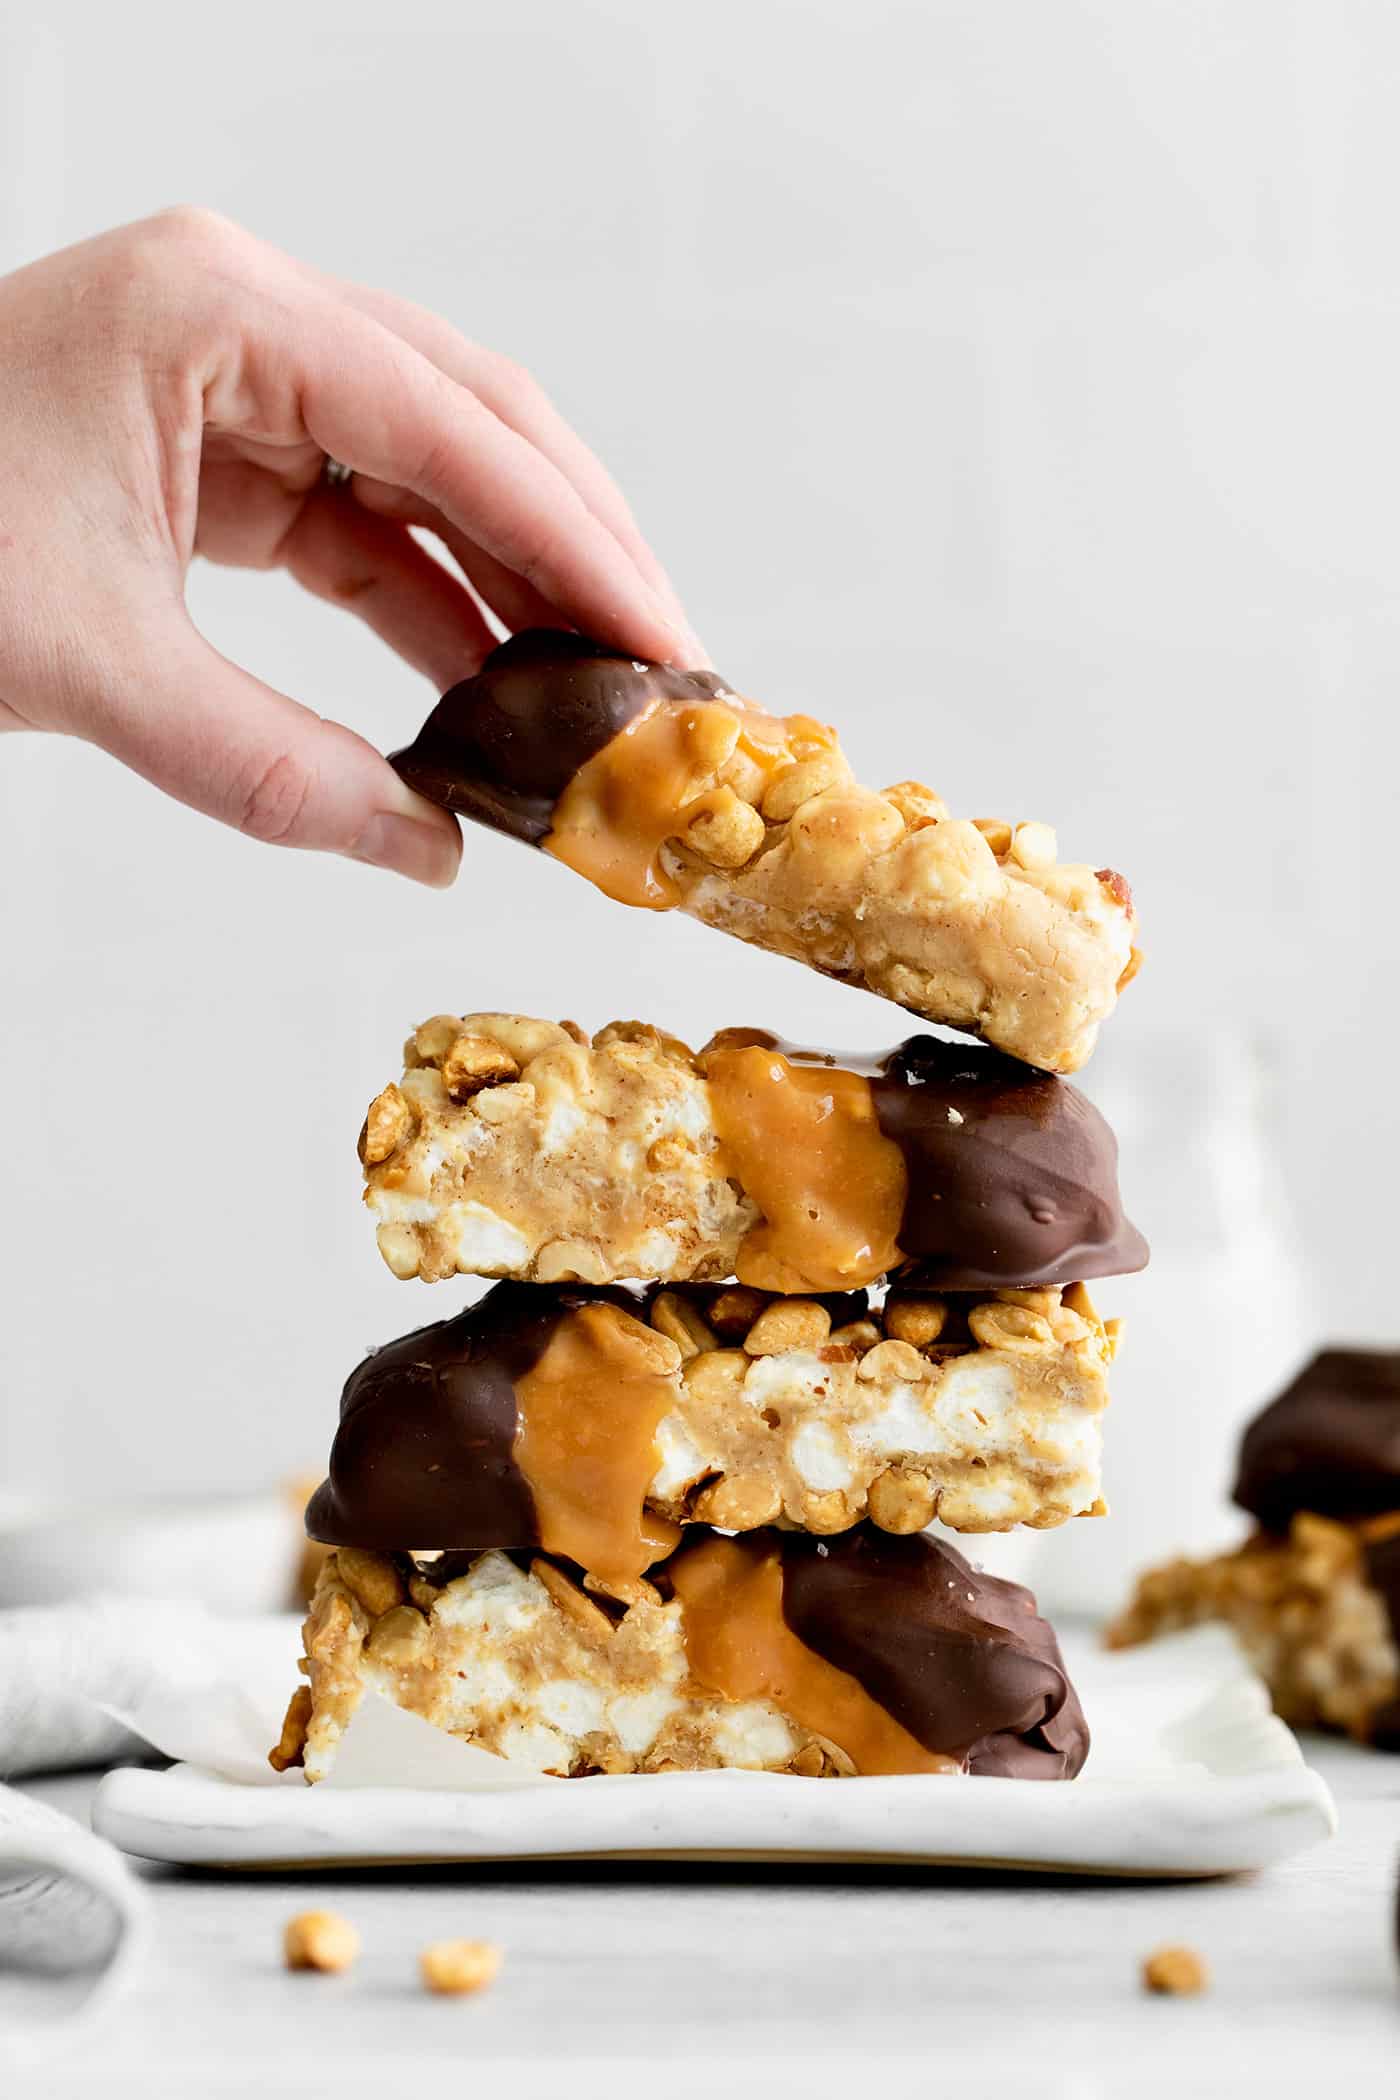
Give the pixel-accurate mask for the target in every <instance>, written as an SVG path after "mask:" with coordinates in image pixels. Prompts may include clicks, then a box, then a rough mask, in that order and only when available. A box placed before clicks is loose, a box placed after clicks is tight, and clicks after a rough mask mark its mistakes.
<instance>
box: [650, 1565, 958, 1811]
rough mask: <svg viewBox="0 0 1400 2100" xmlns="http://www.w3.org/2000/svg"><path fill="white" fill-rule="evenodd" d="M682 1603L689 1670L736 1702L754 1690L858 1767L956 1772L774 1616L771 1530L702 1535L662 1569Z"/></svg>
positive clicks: (779, 1598)
mask: <svg viewBox="0 0 1400 2100" xmlns="http://www.w3.org/2000/svg"><path fill="white" fill-rule="evenodd" d="M670 1576H671V1581H672V1584H673V1586H674V1588H675V1593H676V1595H677V1596H678V1597H679V1598H680V1600H681V1605H682V1608H683V1610H684V1613H685V1622H684V1624H685V1651H686V1659H687V1662H688V1663H689V1666H690V1673H691V1676H692V1677H694V1678H695V1679H696V1681H697V1682H698V1683H699V1684H701V1685H703V1686H704V1687H705V1689H706V1690H707V1691H710V1692H717V1693H718V1694H719V1696H720V1698H722V1699H728V1700H732V1701H734V1702H735V1703H736V1704H737V1703H738V1702H740V1701H743V1700H747V1699H763V1700H766V1701H767V1702H768V1703H769V1704H770V1705H772V1706H775V1707H777V1708H778V1710H779V1711H780V1712H781V1713H784V1714H788V1715H790V1716H791V1717H792V1719H793V1720H794V1721H797V1722H799V1723H800V1724H801V1726H802V1727H804V1728H810V1729H811V1730H812V1731H813V1733H814V1734H816V1735H822V1736H825V1737H826V1739H827V1740H828V1742H832V1743H835V1744H836V1746H837V1748H838V1749H841V1750H844V1751H845V1753H846V1755H847V1757H849V1758H850V1760H851V1762H852V1764H853V1765H854V1766H855V1768H856V1770H857V1772H867V1773H876V1772H956V1771H959V1770H960V1769H961V1766H960V1763H959V1761H958V1760H957V1759H956V1758H952V1757H945V1756H943V1755H942V1754H941V1753H940V1752H938V1751H936V1750H926V1749H925V1748H924V1746H923V1744H922V1743H921V1742H919V1741H918V1740H917V1739H916V1738H915V1737H914V1736H912V1735H910V1733H909V1731H908V1730H907V1729H906V1728H901V1726H900V1724H899V1722H898V1721H896V1720H895V1718H894V1716H893V1715H892V1714H888V1713H886V1711H885V1709H884V1707H883V1706H880V1705H879V1704H877V1702H876V1701H875V1700H874V1699H872V1698H871V1696H870V1694H869V1693H868V1692H867V1691H866V1689H865V1687H864V1686H863V1685H861V1684H859V1683H857V1681H856V1679H855V1678H854V1677H851V1676H849V1675H848V1674H847V1672H846V1671H845V1670H838V1669H837V1668H836V1665H835V1664H834V1663H829V1662H826V1661H824V1660H823V1658H822V1657H821V1656H820V1655H816V1654H814V1653H813V1651H812V1650H811V1649H810V1648H808V1647H807V1646H806V1645H805V1644H804V1643H803V1642H802V1641H800V1640H799V1639H798V1638H797V1635H796V1634H795V1633H794V1632H793V1631H792V1629H791V1627H790V1626H789V1625H788V1623H787V1621H786V1620H785V1619H784V1617H783V1563H782V1555H781V1553H780V1551H779V1549H778V1548H777V1547H776V1546H775V1545H773V1544H772V1542H771V1540H769V1541H765V1540H763V1539H758V1540H753V1539H744V1538H735V1539H727V1538H708V1539H706V1540H705V1541H704V1542H703V1544H701V1545H699V1546H695V1547H692V1548H689V1549H688V1550H687V1551H686V1552H685V1553H682V1554H681V1555H679V1557H678V1558H677V1559H676V1561H675V1562H674V1563H673V1565H672V1567H671V1569H670Z"/></svg>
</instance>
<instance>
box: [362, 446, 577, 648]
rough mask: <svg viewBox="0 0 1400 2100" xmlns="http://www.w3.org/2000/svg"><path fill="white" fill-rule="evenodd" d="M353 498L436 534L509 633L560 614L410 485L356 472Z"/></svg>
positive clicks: (554, 620) (553, 623) (554, 622)
mask: <svg viewBox="0 0 1400 2100" xmlns="http://www.w3.org/2000/svg"><path fill="white" fill-rule="evenodd" d="M351 486H352V489H353V492H354V497H355V501H356V502H357V503H358V504H360V505H361V506H362V507H363V509H365V510H366V511H368V512H371V513H372V514H373V515H374V516H376V517H382V518H386V519H393V520H396V521H397V522H398V523H399V524H400V525H418V526H421V527H423V528H424V529H425V530H426V531H428V532H431V533H432V534H433V535H434V536H435V537H436V538H437V539H439V540H441V542H442V544H443V546H444V547H445V548H446V549H447V551H448V553H449V554H450V555H451V556H452V559H453V560H454V561H455V562H456V564H457V566H458V568H459V569H461V571H462V574H463V575H464V576H466V577H467V578H468V579H469V581H470V583H471V586H472V589H473V590H474V591H476V592H477V593H478V594H479V596H480V597H481V599H482V600H483V602H484V603H485V604H487V605H489V606H490V608H491V610H492V612H493V613H495V614H496V616H497V618H498V619H500V620H501V621H502V622H503V623H504V625H505V626H506V627H508V628H510V629H511V630H512V632H514V633H519V631H520V629H521V628H522V627H557V626H558V625H559V614H558V612H557V611H556V610H555V608H554V607H553V606H552V605H551V604H550V602H549V600H548V599H547V598H545V597H542V596H541V594H540V592H539V591H537V590H536V589H535V587H534V585H533V584H529V583H526V582H525V581H524V580H523V579H522V578H521V577H519V576H516V575H515V574H514V573H513V572H512V571H511V570H510V569H508V568H506V567H505V565H504V563H502V562H498V561H497V560H496V558H495V556H494V555H491V554H488V553H487V552H486V549H485V548H484V547H479V546H477V544H476V542H475V540H471V539H468V537H467V535H466V534H465V533H464V532H459V531H458V530H457V527H456V526H455V525H454V524H452V523H451V521H450V520H449V519H447V518H445V517H444V516H443V514H442V512H441V511H440V510H434V508H433V506H432V504H431V503H425V502H424V501H423V499H422V497H421V496H415V495H414V494H413V492H412V490H411V489H397V488H391V487H390V485H389V483H388V482H387V481H371V480H370V478H369V476H368V475H366V474H357V475H356V476H355V478H354V481H353V483H352V484H351Z"/></svg>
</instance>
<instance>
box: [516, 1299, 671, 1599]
mask: <svg viewBox="0 0 1400 2100" xmlns="http://www.w3.org/2000/svg"><path fill="white" fill-rule="evenodd" d="M670 1354H671V1352H670V1351H669V1349H668V1345H667V1343H666V1342H665V1340H664V1338H663V1337H662V1336H660V1335H658V1334H655V1333H653V1331H652V1330H651V1328H649V1327H645V1326H643V1324H642V1322H641V1321H640V1320H634V1319H633V1318H632V1317H631V1316H630V1315H629V1314H628V1313H625V1312H623V1311H622V1310H621V1309H620V1307H618V1306H616V1305H607V1304H602V1305H585V1306H582V1307H580V1308H579V1309H578V1310H577V1311H575V1312H571V1313H569V1314H568V1315H567V1317H566V1318H564V1319H563V1320H561V1321H560V1323H559V1325H558V1327H556V1329H555V1330H554V1333H553V1334H552V1335H551V1336H550V1338H549V1341H548V1343H547V1344H546V1346H545V1348H544V1350H543V1352H542V1354H541V1355H540V1356H539V1358H538V1359H537V1360H536V1362H535V1363H534V1364H533V1365H532V1366H531V1367H530V1369H529V1370H528V1371H526V1372H525V1373H524V1374H523V1376H522V1377H520V1378H519V1379H517V1380H516V1386H515V1395H516V1407H517V1411H518V1427H517V1429H516V1432H515V1443H514V1447H513V1456H514V1458H515V1462H516V1464H517V1465H518V1466H519V1468H520V1470H521V1472H522V1473H523V1474H524V1476H525V1479H526V1481H527V1483H528V1484H529V1489H530V1494H531V1497H532V1499H533V1501H534V1505H535V1521H536V1523H537V1525H538V1528H539V1537H540V1544H541V1545H542V1546H543V1547H544V1549H545V1551H546V1552H547V1553H558V1554H561V1555H562V1556H563V1557H564V1558H565V1559H566V1560H572V1561H577V1563H578V1565H579V1566H580V1567H581V1568H584V1569H586V1570H587V1571H588V1573H589V1574H590V1575H596V1576H598V1577H599V1578H600V1579H601V1580H602V1581H604V1582H631V1581H635V1579H636V1578H637V1576H639V1575H641V1574H642V1573H643V1572H644V1571H645V1570H646V1569H647V1568H649V1567H650V1566H651V1564H652V1562H653V1561H656V1560H660V1559H662V1558H663V1557H664V1556H665V1555H666V1554H668V1553H670V1552H672V1551H673V1550H674V1548H675V1547H676V1545H677V1544H678V1542H679V1540H680V1536H681V1533H680V1527H679V1526H678V1525H675V1524H672V1523H669V1522H668V1521H667V1520H666V1519H665V1518H664V1517H657V1516H654V1515H652V1514H651V1512H650V1511H648V1509H647V1507H646V1496H647V1489H648V1488H649V1487H650V1485H651V1480H652V1476H653V1474H654V1473H655V1471H656V1467H657V1462H658V1461H657V1450H656V1432H657V1429H658V1427H659V1426H660V1423H661V1418H662V1416H663V1415H665V1414H666V1413H667V1412H668V1411H669V1410H670V1409H671V1408H672V1407H673V1406H674V1405H675V1399H676V1389H675V1381H674V1378H673V1376H672V1375H670V1374H669V1373H668V1372H667V1371H666V1370H665V1369H664V1368H663V1367H664V1365H665V1364H666V1363H667V1361H668V1360H669V1356H670Z"/></svg>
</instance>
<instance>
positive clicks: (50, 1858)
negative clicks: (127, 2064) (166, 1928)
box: [0, 1599, 295, 2088]
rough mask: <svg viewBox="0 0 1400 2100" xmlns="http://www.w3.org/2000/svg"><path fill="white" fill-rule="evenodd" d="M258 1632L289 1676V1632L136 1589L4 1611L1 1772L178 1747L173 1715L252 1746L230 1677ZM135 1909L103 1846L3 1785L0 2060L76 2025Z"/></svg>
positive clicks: (118, 1953)
mask: <svg viewBox="0 0 1400 2100" xmlns="http://www.w3.org/2000/svg"><path fill="white" fill-rule="evenodd" d="M269 1634H271V1635H272V1639H271V1641H270V1642H269V1639H268V1636H269ZM253 1645H256V1646H257V1648H258V1649H259V1651H260V1653H262V1654H263V1655H264V1656H266V1655H267V1654H268V1653H269V1651H271V1653H272V1654H273V1655H274V1656H275V1654H276V1651H277V1650H278V1649H279V1648H280V1649H281V1650H282V1651H283V1653H284V1654H285V1657H286V1660H285V1664H284V1670H285V1673H286V1675H287V1678H288V1680H289V1682H290V1681H292V1678H291V1672H292V1658H293V1656H294V1654H295V1641H294V1636H293V1635H292V1632H291V1628H290V1624H289V1623H288V1624H286V1625H285V1626H284V1625H283V1622H281V1621H274V1620H271V1619H268V1620H263V1621H256V1622H247V1623H245V1624H243V1625H240V1624H239V1622H233V1621H215V1620H213V1619H212V1618H211V1617H210V1615H209V1614H208V1613H207V1612H205V1611H204V1610H203V1609H202V1608H200V1607H198V1606H181V1605H173V1604H166V1603H159V1602H144V1601H141V1600H139V1599H132V1600H126V1599H119V1600H115V1601H114V1600H91V1601H88V1602H85V1603H75V1604H67V1605H59V1606H54V1607H52V1608H48V1607H35V1608H26V1609H21V1610H15V1611H0V1779H17V1778H20V1777H22V1776H23V1775H25V1774H27V1773H34V1772H48V1771H57V1770H60V1769H65V1768H66V1769H72V1768H74V1767H78V1766H84V1765H100V1764H111V1763H112V1762H113V1761H114V1760H116V1759H118V1758H122V1757H127V1756H132V1755H139V1754H142V1753H143V1752H145V1751H146V1750H147V1749H148V1748H149V1747H150V1746H151V1745H153V1744H154V1745H157V1746H158V1747H160V1748H161V1749H163V1750H168V1751H171V1752H172V1753H173V1754H175V1755H179V1754H181V1752H182V1747H183V1746H182V1744H181V1743H180V1742H179V1741H178V1740H177V1738H178V1736H179V1733H180V1728H181V1725H182V1722H183V1725H184V1726H185V1727H187V1728H188V1727H191V1726H200V1725H202V1723H203V1721H205V1720H207V1721H208V1723H209V1724H210V1726H211V1727H213V1728H214V1729H218V1728H219V1727H220V1726H221V1725H222V1724H223V1723H225V1722H228V1723H231V1724H233V1730H234V1732H235V1733H236V1734H237V1736H238V1737H239V1738H240V1739H241V1740H242V1741H243V1742H244V1743H245V1744H246V1745H247V1746H248V1754H249V1755H251V1746H252V1742H253V1740H254V1738H255V1737H256V1736H257V1735H258V1734H259V1733H263V1732H265V1726H266V1724H265V1707H259V1708H257V1710H256V1718H255V1719H254V1718H252V1717H250V1716H249V1715H248V1713H247V1712H246V1711H244V1710H242V1708H243V1707H245V1706H246V1705H247V1703H248V1695H247V1693H246V1692H245V1691H244V1690H243V1689H242V1688H241V1686H240V1684H239V1682H238V1681H237V1680H238V1674H239V1669H240V1665H245V1666H246V1661H247V1654H248V1651H249V1649H250V1647H251V1646H253ZM234 1709H239V1710H237V1711H235V1710H234ZM196 1717H198V1718H196ZM274 1735H275V1730H274V1731H273V1734H268V1735H267V1736H266V1743H270V1742H271V1741H272V1740H273V1739H274ZM166 1736H169V1737H170V1740H169V1741H166V1740H163V1737H166ZM266 1743H264V1745H263V1748H264V1753H265V1749H266ZM264 1769H266V1767H265V1766H264ZM145 1916H146V1899H145V1892H144V1889H143V1887H142V1885H141V1883H140V1882H139V1881H138V1880H137V1878H136V1876H135V1875H134V1874H133V1873H132V1871H131V1869H130V1868H129V1867H128V1866H127V1864H126V1862H125V1860H124V1859H123V1858H122V1856H121V1854H120V1853H119V1852H117V1851H116V1850H115V1849H114V1847H112V1846H111V1845H109V1844H107V1843H106V1841H105V1840H104V1839H102V1838H98V1837H94V1836H93V1834H92V1832H91V1831H89V1830H86V1829H84V1828H83V1827H82V1826H81V1825H80V1824H78V1823H76V1822H74V1820H73V1819H72V1817H71V1816H65V1815H62V1814H60V1813H59V1812H58V1811H57V1810H56V1809H52V1808H49V1807H48V1806H46V1805H45V1804H44V1803H43V1802H40V1801H35V1800H33V1799H31V1798H30V1797H29V1796H28V1795H25V1794H22V1793H19V1792H17V1791H16V1790H15V1788H14V1787H12V1786H4V1785H0V2066H3V2065H4V2064H5V2063H6V2062H11V2063H16V2062H26V2061H29V2060H30V2059H32V2058H33V2057H34V2056H35V2055H37V2054H41V2053H42V2052H43V2051H44V2050H45V2049H46V2048H47V2047H48V2046H49V2045H50V2044H51V2043H53V2042H55V2041H57V2040H58V2039H59V2038H60V2037H61V2036H67V2035H71V2034H73V2033H74V2032H75V2031H79V2030H80V2029H81V2027H82V2025H83V2024H85V2020H86V2018H88V2017H90V2016H91V2015H92V2014H93V2013H94V2012H95V2011H96V2010H97V2009H98V2008H99V2007H100V2005H101V2004H102V2003H103V2001H104V2000H105V1999H106V1998H107V1997H108V1996H110V1994H111V1992H112V1991H113V1989H114V1988H116V1986H117V1985H118V1984H119V1982H120V1980H121V1977H122V1975H123V1973H124V1972H125V1970H126V1968H127V1966H128V1965H129V1963H130V1962H131V1960H132V1959H133V1958H134V1956H135V1954H136V1952H137V1950H138V1948H139V1945H140V1941H141V1937H142V1930H143V1926H144V1921H145ZM77 2016H81V2017H77ZM0 2088H3V2079H0Z"/></svg>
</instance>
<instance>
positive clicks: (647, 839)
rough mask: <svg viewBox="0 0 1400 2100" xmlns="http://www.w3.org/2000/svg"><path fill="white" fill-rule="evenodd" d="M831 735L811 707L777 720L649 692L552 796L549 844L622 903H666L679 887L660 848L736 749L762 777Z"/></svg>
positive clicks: (723, 704) (728, 705) (665, 906)
mask: <svg viewBox="0 0 1400 2100" xmlns="http://www.w3.org/2000/svg"><path fill="white" fill-rule="evenodd" d="M834 742H835V735H834V732H833V731H832V730H830V729H828V728H826V727H825V725H824V724H822V723H820V722H815V721H813V720H812V719H811V717H810V716H807V715H792V716H789V717H788V718H787V720H785V721H784V720H780V719H779V718H778V717H777V716H774V715H767V714H764V713H763V712H762V711H761V710H760V709H759V708H756V707H750V706H748V705H747V703H746V702H744V701H742V700H740V699H738V698H737V696H736V697H735V698H734V699H733V700H732V701H720V700H703V701H695V702H691V703H683V704H681V705H679V706H677V705H676V704H674V703H673V702H668V701H666V700H661V699H657V700H653V701H652V702H651V704H650V705H649V706H648V707H645V708H643V710H642V712H641V713H640V714H639V715H637V716H636V717H635V719H634V720H632V721H631V722H629V723H628V724H627V726H626V728H625V729H622V730H619V732H618V734H617V735H616V736H615V737H613V739H612V740H611V742H610V743H607V744H605V745H604V746H603V748H602V750H601V751H598V752H595V753H594V755H593V757H592V758H590V759H588V760H586V762H585V763H584V764H583V765H582V766H580V768H579V770H578V772H577V773H576V774H575V775H574V777H573V779H572V780H571V781H570V782H569V784H568V786H567V787H566V788H565V790H564V792H563V794H562V795H561V796H560V797H559V800H558V802H557V804H556V805H555V810H554V817H553V821H552V823H551V826H550V830H549V835H548V837H547V838H545V839H544V840H543V841H542V843H543V846H544V850H545V852H546V853H552V854H553V855H554V857H555V859H556V860H562V861H564V862H565V863H566V864H567V866H569V867H571V868H573V869H574V870H575V871H576V872H577V873H578V874H580V875H583V876H586V877H587V879H588V880H589V881H590V882H591V883H593V884H594V885H595V886H596V887H597V888H598V889H600V890H602V891H603V893H604V894H605V895H606V896H609V897H615V898H616V899H617V901H618V903H619V904H639V905H642V906H644V907H645V908H646V909H647V910H649V911H669V910H670V909H671V907H672V906H673V905H674V904H675V903H676V902H677V898H678V892H677V889H676V885H675V883H674V882H673V881H672V880H671V878H670V877H669V876H668V875H667V874H666V872H665V870H664V869H663V868H662V866H661V848H662V846H663V845H664V844H665V842H666V840H667V839H670V838H676V837H678V836H679V835H680V833H681V832H683V831H684V829H685V827H686V825H687V823H688V822H689V821H690V819H691V818H692V817H693V816H694V815H696V814H698V809H699V807H703V806H704V804H703V801H702V798H703V797H704V796H705V794H706V793H707V792H708V791H709V790H710V789H712V788H713V787H714V786H715V784H716V780H717V777H718V775H719V773H720V770H721V768H723V767H725V766H726V765H727V764H728V762H729V761H730V760H731V759H732V758H733V757H734V755H735V753H736V752H737V753H738V754H739V755H740V758H741V760H745V761H747V762H748V765H749V766H750V767H752V768H754V769H756V771H757V774H758V775H759V776H760V777H761V778H765V779H766V778H767V776H768V775H770V774H772V773H774V772H776V771H777V770H778V768H779V767H780V766H785V765H790V764H791V763H792V762H793V760H794V758H795V757H798V756H809V755H811V754H812V753H813V752H815V751H818V750H824V749H829V748H830V746H831V745H832V744H833V743H834Z"/></svg>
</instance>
